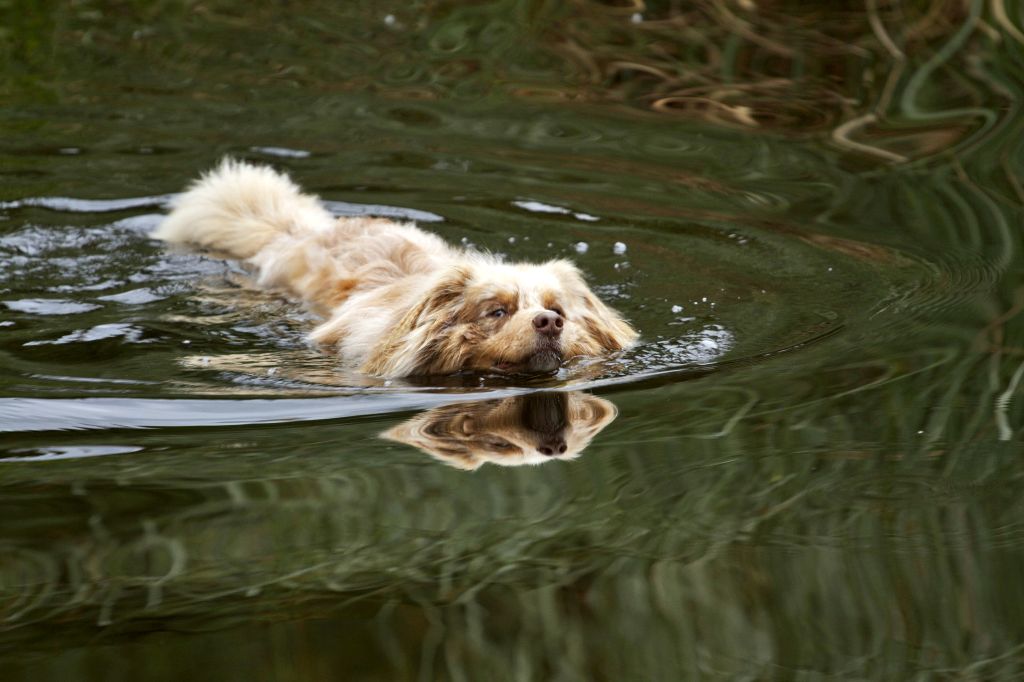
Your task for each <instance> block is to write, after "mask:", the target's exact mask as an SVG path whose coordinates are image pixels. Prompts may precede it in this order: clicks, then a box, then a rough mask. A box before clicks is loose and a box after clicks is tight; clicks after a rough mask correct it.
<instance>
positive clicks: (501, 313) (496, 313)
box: [487, 308, 508, 317]
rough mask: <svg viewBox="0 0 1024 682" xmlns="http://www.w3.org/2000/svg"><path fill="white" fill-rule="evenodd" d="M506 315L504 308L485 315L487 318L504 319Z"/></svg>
mask: <svg viewBox="0 0 1024 682" xmlns="http://www.w3.org/2000/svg"><path fill="white" fill-rule="evenodd" d="M506 315H508V311H507V310H505V309H504V308H496V309H494V310H492V311H491V312H489V313H487V317H505V316H506Z"/></svg>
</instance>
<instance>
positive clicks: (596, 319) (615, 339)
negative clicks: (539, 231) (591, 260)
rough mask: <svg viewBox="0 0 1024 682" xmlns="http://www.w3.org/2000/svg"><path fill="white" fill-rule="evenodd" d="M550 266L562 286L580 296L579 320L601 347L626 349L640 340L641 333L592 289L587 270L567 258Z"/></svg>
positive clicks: (577, 301) (578, 304)
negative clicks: (585, 276)
mask: <svg viewBox="0 0 1024 682" xmlns="http://www.w3.org/2000/svg"><path fill="white" fill-rule="evenodd" d="M547 266H548V267H550V268H551V270H552V271H553V272H554V273H555V275H556V276H557V277H558V280H559V281H560V282H561V283H562V286H563V287H564V288H565V290H566V291H567V292H569V294H570V295H571V296H573V297H574V298H575V299H576V306H575V307H576V308H578V310H579V313H578V320H577V321H578V322H579V323H580V324H581V325H582V326H583V328H584V329H586V331H587V333H588V334H590V336H591V337H593V339H594V340H595V342H597V343H598V344H599V345H600V346H601V348H603V349H605V350H608V351H616V350H622V349H623V348H625V347H626V346H629V345H630V344H631V343H633V342H634V341H636V338H637V336H638V335H637V333H636V330H634V329H633V328H632V327H631V326H629V323H628V322H626V321H625V320H624V319H622V316H621V315H619V313H617V312H616V311H614V310H612V309H611V308H609V307H608V306H607V305H605V304H604V302H603V301H601V299H599V298H598V297H597V296H595V295H594V294H593V292H592V291H590V288H589V287H587V283H586V281H584V279H583V273H581V272H580V271H579V269H578V268H577V267H576V266H575V265H573V264H572V263H570V262H569V261H565V260H556V261H550V262H549V263H547Z"/></svg>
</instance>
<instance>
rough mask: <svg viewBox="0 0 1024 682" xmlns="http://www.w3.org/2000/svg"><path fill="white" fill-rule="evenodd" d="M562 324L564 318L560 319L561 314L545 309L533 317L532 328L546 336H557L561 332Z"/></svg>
mask: <svg viewBox="0 0 1024 682" xmlns="http://www.w3.org/2000/svg"><path fill="white" fill-rule="evenodd" d="M564 324H565V320H563V319H562V316H561V315H559V314H558V313H556V312H555V311H553V310H545V311H544V312H542V313H538V314H537V317H535V318H533V328H534V329H536V330H537V332H538V333H540V334H547V335H548V336H558V335H559V334H561V333H562V326H563V325H564Z"/></svg>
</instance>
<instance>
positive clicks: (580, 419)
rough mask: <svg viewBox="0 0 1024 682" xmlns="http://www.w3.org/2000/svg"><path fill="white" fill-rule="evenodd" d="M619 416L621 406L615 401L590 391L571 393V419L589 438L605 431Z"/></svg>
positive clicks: (574, 425) (575, 426)
mask: <svg viewBox="0 0 1024 682" xmlns="http://www.w3.org/2000/svg"><path fill="white" fill-rule="evenodd" d="M617 416H619V408H617V407H616V406H615V403H613V402H610V401H608V400H605V399H604V398H598V397H597V396H596V395H590V394H589V393H576V394H572V395H570V402H569V419H570V420H571V422H572V424H573V427H574V428H577V429H580V430H582V431H583V432H584V433H585V434H586V437H587V440H589V439H591V438H593V437H594V436H596V435H597V434H599V433H600V432H601V431H603V430H604V427H606V426H608V425H609V424H611V423H612V422H613V421H615V418H616V417H617Z"/></svg>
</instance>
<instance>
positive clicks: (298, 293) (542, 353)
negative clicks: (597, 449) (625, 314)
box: [152, 159, 637, 378]
mask: <svg viewBox="0 0 1024 682" xmlns="http://www.w3.org/2000/svg"><path fill="white" fill-rule="evenodd" d="M171 207H172V210H171V213H170V214H169V215H168V216H167V218H166V219H164V220H163V221H162V222H161V224H160V225H159V226H158V227H157V229H156V231H155V232H154V233H153V234H152V236H153V237H155V238H157V239H161V240H164V241H166V242H171V243H177V244H184V245H189V246H192V247H197V248H200V249H205V250H207V251H210V252H213V253H214V254H216V255H221V256H225V257H230V258H235V259H238V260H240V261H242V262H243V263H244V264H245V265H246V266H247V267H248V268H250V269H251V270H252V271H253V272H254V274H255V277H256V279H257V282H258V283H259V285H260V286H263V287H268V288H273V289H278V290H283V291H284V292H286V293H287V294H288V295H290V296H293V297H296V298H299V299H301V300H302V301H303V302H305V304H307V306H309V307H310V308H311V309H312V310H313V311H314V312H316V313H318V314H320V315H321V316H322V317H323V318H324V322H323V323H322V324H320V325H319V326H317V327H316V328H315V329H314V330H313V331H312V333H311V334H310V338H311V339H312V341H313V342H315V343H316V344H319V345H321V346H323V347H327V348H332V349H335V351H336V352H337V353H338V354H339V355H340V357H341V358H342V359H343V360H344V361H346V362H348V363H351V364H352V365H353V366H355V367H357V368H358V369H359V370H360V371H361V372H363V373H365V374H369V375H375V376H378V377H383V378H393V377H408V376H427V375H445V374H454V373H459V372H465V371H474V372H485V373H497V374H504V375H508V374H550V373H553V372H556V371H557V370H558V369H559V367H561V366H562V365H563V364H564V363H565V362H567V361H569V360H571V359H573V358H577V357H596V356H602V355H606V354H610V353H613V352H616V351H619V350H622V349H624V348H626V347H628V346H629V345H631V344H632V343H633V342H634V341H635V340H636V338H637V333H636V331H635V330H634V329H633V328H632V327H631V326H630V325H629V324H628V323H627V322H626V321H625V320H624V319H623V318H622V316H621V315H619V313H617V312H616V311H614V310H612V309H611V308H610V307H608V306H607V305H605V304H604V303H602V302H601V301H600V300H599V299H598V298H597V297H596V296H595V295H594V294H593V292H591V291H590V289H589V288H588V287H587V285H586V283H585V281H584V279H583V276H582V275H581V273H580V271H579V270H578V269H577V268H576V267H575V266H574V265H573V264H572V263H570V262H568V261H565V260H552V261H548V262H546V263H541V264H538V265H533V264H526V263H515V264H511V263H504V262H502V261H501V260H499V259H498V258H497V257H495V256H492V255H489V254H485V253H478V252H474V251H468V250H464V249H459V248H455V247H452V246H449V245H448V244H447V243H445V242H444V241H443V240H442V239H441V238H440V237H438V236H437V235H434V234H431V233H428V232H424V231H423V230H421V229H419V228H418V227H416V226H415V225H413V224H411V223H400V222H395V221H392V220H387V219H381V218H365V217H358V218H335V217H334V216H332V215H331V214H330V213H329V212H328V211H327V210H326V209H325V208H324V207H323V206H322V205H321V204H320V202H319V200H318V199H317V198H315V197H313V196H309V195H306V194H303V193H302V192H301V191H300V189H299V188H298V187H297V186H296V185H295V184H294V183H293V182H292V181H291V180H290V179H289V178H288V177H287V176H286V175H282V174H280V173H278V172H276V171H274V170H273V169H271V168H268V167H265V166H255V165H251V164H248V163H245V162H239V161H233V160H230V159H225V160H224V161H223V162H222V163H221V164H220V166H219V167H217V168H216V169H214V170H213V171H211V172H209V173H207V174H206V175H204V176H202V177H201V178H200V179H199V180H198V181H196V182H195V183H193V184H192V185H191V186H190V187H189V188H188V189H187V191H186V192H185V193H183V194H181V195H179V196H178V197H177V198H176V199H175V200H173V202H172V205H171Z"/></svg>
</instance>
